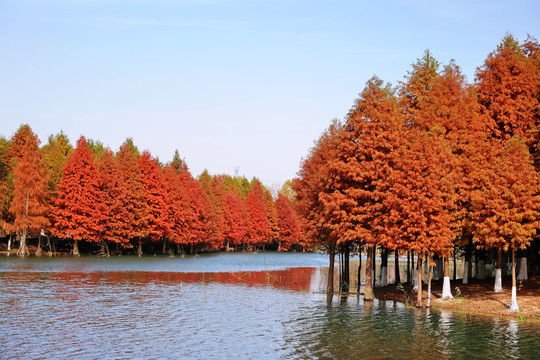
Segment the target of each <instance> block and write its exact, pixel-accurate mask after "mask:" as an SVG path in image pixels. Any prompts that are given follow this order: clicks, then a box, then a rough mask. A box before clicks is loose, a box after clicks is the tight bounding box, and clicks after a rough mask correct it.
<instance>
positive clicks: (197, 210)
mask: <svg viewBox="0 0 540 360" xmlns="http://www.w3.org/2000/svg"><path fill="white" fill-rule="evenodd" d="M178 175H179V179H180V183H181V184H182V187H183V188H184V189H185V190H186V193H187V194H188V198H189V207H190V211H191V213H192V214H193V218H192V219H191V221H189V222H188V226H189V228H188V230H187V234H188V244H189V245H190V247H191V252H193V248H194V247H195V246H204V245H212V234H213V227H212V222H213V219H214V217H215V214H214V209H213V207H212V203H211V201H210V199H209V198H208V195H206V192H205V191H204V190H203V189H202V188H201V185H200V184H199V182H198V181H197V180H196V179H194V178H193V177H192V176H191V174H190V173H189V171H188V167H187V165H186V164H185V162H184V164H183V170H181V171H179V174H178Z"/></svg>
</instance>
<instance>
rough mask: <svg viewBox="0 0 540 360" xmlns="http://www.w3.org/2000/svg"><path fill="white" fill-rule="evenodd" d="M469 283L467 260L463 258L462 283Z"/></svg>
mask: <svg viewBox="0 0 540 360" xmlns="http://www.w3.org/2000/svg"><path fill="white" fill-rule="evenodd" d="M468 283H469V262H468V261H467V260H465V262H464V263H463V284H468Z"/></svg>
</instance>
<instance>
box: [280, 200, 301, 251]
mask: <svg viewBox="0 0 540 360" xmlns="http://www.w3.org/2000/svg"><path fill="white" fill-rule="evenodd" d="M276 210H277V216H278V224H279V248H278V250H285V251H286V250H289V248H290V247H291V246H292V245H293V244H296V243H298V241H299V240H300V229H299V227H298V221H297V218H296V213H295V212H294V209H293V206H292V203H291V201H290V200H289V198H288V197H286V196H285V195H283V193H279V195H278V197H277V199H276Z"/></svg>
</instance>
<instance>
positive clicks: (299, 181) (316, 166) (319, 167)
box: [292, 120, 343, 294]
mask: <svg viewBox="0 0 540 360" xmlns="http://www.w3.org/2000/svg"><path fill="white" fill-rule="evenodd" d="M342 131H343V125H342V124H341V123H340V122H338V121H337V120H334V121H333V122H332V123H331V124H330V126H329V127H328V129H326V130H325V131H324V132H323V133H322V135H321V136H320V137H319V139H318V140H317V141H316V142H315V145H314V146H313V147H312V148H311V150H310V153H309V155H308V157H307V158H305V159H304V160H303V161H302V164H301V166H300V170H299V172H298V177H297V178H295V179H293V186H292V187H293V190H294V191H295V192H296V208H297V210H298V212H299V214H300V215H301V216H302V217H303V221H302V223H303V226H304V232H305V236H306V238H308V239H314V240H316V241H318V242H319V243H322V244H324V245H326V246H327V247H328V249H329V252H330V264H329V268H328V284H327V287H326V291H327V293H328V294H332V293H333V292H334V258H335V252H336V244H337V241H338V238H339V232H338V230H339V224H340V221H341V214H340V212H339V210H337V211H336V212H334V213H332V212H331V211H330V212H329V211H328V209H327V208H326V206H325V204H324V203H323V201H322V200H321V196H322V195H323V194H328V193H332V192H333V183H332V181H331V178H330V177H329V167H328V163H329V162H330V161H332V160H334V159H335V156H336V147H337V145H338V140H339V134H340V133H341V132H342Z"/></svg>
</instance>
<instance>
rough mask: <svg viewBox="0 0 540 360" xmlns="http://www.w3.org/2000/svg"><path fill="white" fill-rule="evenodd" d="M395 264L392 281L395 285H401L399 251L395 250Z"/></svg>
mask: <svg viewBox="0 0 540 360" xmlns="http://www.w3.org/2000/svg"><path fill="white" fill-rule="evenodd" d="M394 255H395V263H394V280H395V284H396V285H398V284H401V275H400V274H399V251H398V250H397V249H396V253H395V254H394Z"/></svg>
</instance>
